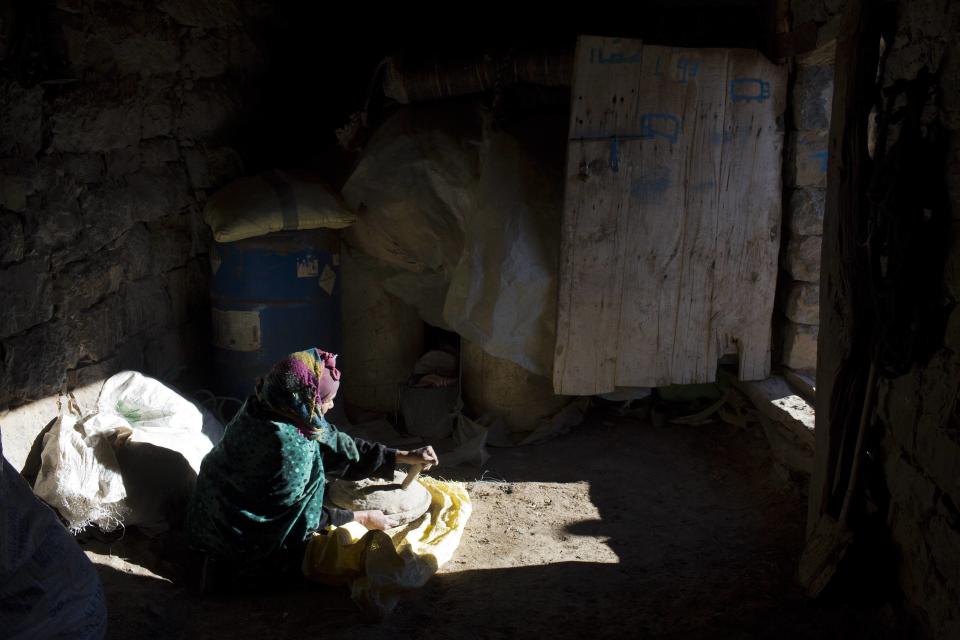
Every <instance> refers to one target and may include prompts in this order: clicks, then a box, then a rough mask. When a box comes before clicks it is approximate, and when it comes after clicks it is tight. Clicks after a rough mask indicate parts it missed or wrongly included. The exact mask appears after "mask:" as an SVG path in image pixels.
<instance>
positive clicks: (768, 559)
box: [88, 413, 913, 640]
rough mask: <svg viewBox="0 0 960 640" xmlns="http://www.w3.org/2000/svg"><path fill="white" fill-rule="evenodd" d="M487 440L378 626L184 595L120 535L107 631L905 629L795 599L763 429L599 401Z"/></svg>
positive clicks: (319, 609)
mask: <svg viewBox="0 0 960 640" xmlns="http://www.w3.org/2000/svg"><path fill="white" fill-rule="evenodd" d="M491 452H492V453H493V454H494V455H493V457H491V459H490V460H489V461H488V463H487V464H486V465H485V469H482V470H479V469H444V468H443V467H440V468H438V469H437V474H438V475H440V476H443V477H447V478H452V479H460V480H464V481H466V482H468V488H469V491H470V495H471V497H472V500H473V505H474V512H473V516H472V518H471V520H470V522H469V524H468V526H467V530H466V533H465V535H464V537H463V541H462V543H461V546H460V548H459V550H458V552H457V554H456V556H455V557H454V559H453V561H452V562H450V563H449V564H448V565H447V566H445V567H443V569H442V570H441V571H440V573H439V574H438V575H437V576H435V577H434V578H433V579H432V580H431V581H430V583H428V585H427V586H426V587H425V588H423V589H422V590H420V591H418V592H415V593H412V594H410V596H409V597H408V598H407V599H405V600H404V601H403V602H402V603H401V604H400V606H399V607H398V608H397V609H396V610H395V612H394V613H393V614H392V615H391V616H390V617H388V618H387V619H386V620H384V621H380V622H376V621H370V620H366V619H364V617H363V616H362V614H361V613H360V611H359V610H358V609H357V608H356V607H355V606H354V605H353V603H352V602H351V600H350V598H349V595H348V593H347V590H346V588H329V587H305V586H303V585H291V587H290V588H288V589H285V590H282V591H277V590H273V591H267V592H264V593H247V594H220V595H209V596H203V597H200V596H196V595H193V594H192V593H191V592H190V591H189V590H188V589H187V588H186V587H184V586H179V584H178V583H182V582H183V580H181V579H180V578H179V576H180V573H179V570H178V568H177V567H175V566H173V565H171V564H169V563H168V562H166V561H165V560H164V558H163V556H164V553H163V551H162V550H160V549H159V547H160V545H161V541H158V540H156V539H155V540H153V541H149V540H146V539H145V538H142V537H140V536H138V535H137V534H135V533H129V534H127V537H126V538H125V539H124V540H123V541H121V542H119V543H115V544H113V545H112V546H111V547H109V548H108V547H107V546H105V545H102V544H94V545H90V546H88V548H89V549H95V550H88V555H89V556H90V557H91V559H92V560H93V561H94V562H95V563H96V564H97V566H98V568H99V570H100V574H101V576H102V578H103V582H104V586H105V589H106V593H107V603H108V607H109V610H110V637H112V638H138V639H139V638H217V639H223V638H257V639H258V640H263V639H265V638H297V639H298V640H299V639H303V638H310V637H318V638H319V637H323V638H353V639H357V638H388V639H390V640H394V639H396V638H408V637H409V638H413V637H416V638H518V637H519V638H528V637H550V638H598V637H602V638H606V637H611V638H612V637H620V638H623V637H628V638H649V637H657V638H772V637H777V638H833V637H838V638H839V637H844V638H901V637H908V636H910V635H913V634H912V632H910V629H909V628H907V626H908V624H909V623H907V622H905V620H906V618H905V617H904V616H903V615H902V614H901V613H899V612H897V611H896V610H894V609H893V608H892V607H891V606H890V605H886V606H884V607H880V608H877V609H856V608H852V607H849V606H843V605H837V604H832V605H825V604H822V603H812V602H810V601H808V600H806V599H805V598H804V597H803V596H802V594H801V593H800V591H799V590H798V588H797V587H796V586H795V584H794V573H795V568H796V565H797V558H798V555H799V552H800V549H801V544H802V540H803V529H804V518H805V508H806V507H805V505H806V501H805V498H804V496H802V495H801V493H800V492H799V491H798V490H797V487H796V486H794V485H792V484H790V483H789V482H787V481H786V480H785V479H784V478H783V474H781V473H778V472H777V471H776V468H775V466H774V465H773V464H772V463H771V461H770V459H769V455H768V452H767V448H766V443H765V441H764V440H763V439H762V435H761V433H760V430H759V428H756V429H746V430H744V429H738V428H735V427H731V426H729V425H725V424H708V425H703V426H697V427H689V426H678V425H669V426H659V427H658V426H653V425H651V424H650V423H649V422H646V421H640V420H638V419H632V418H618V417H613V416H603V415H597V414H596V413H595V414H593V415H592V416H591V417H590V419H588V421H587V422H586V423H585V424H583V425H581V426H580V427H578V428H576V429H575V430H573V431H572V432H571V433H570V434H568V435H566V436H564V437H561V438H559V439H557V440H554V441H552V442H549V443H546V444H542V445H538V446H532V447H524V448H514V449H494V450H491ZM441 462H442V461H441ZM124 557H126V558H128V560H124V559H123V558H124ZM141 565H142V566H141ZM145 566H149V567H151V568H152V569H153V570H154V571H156V573H154V572H153V571H150V570H148V569H146V568H144V567H145ZM161 576H167V578H164V577H161ZM168 578H173V580H174V581H175V582H171V581H170V580H169V579H168Z"/></svg>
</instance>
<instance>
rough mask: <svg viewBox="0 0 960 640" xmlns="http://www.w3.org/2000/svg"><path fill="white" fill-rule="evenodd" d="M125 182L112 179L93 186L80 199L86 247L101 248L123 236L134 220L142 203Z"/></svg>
mask: <svg viewBox="0 0 960 640" xmlns="http://www.w3.org/2000/svg"><path fill="white" fill-rule="evenodd" d="M132 195H133V194H131V192H130V190H129V189H128V188H127V186H126V185H125V184H123V183H118V182H111V183H108V184H104V185H101V186H99V187H97V188H95V189H90V190H89V191H87V192H86V193H84V194H83V195H82V196H81V198H80V217H81V219H82V220H83V226H84V237H83V241H84V242H85V243H86V247H85V249H86V250H88V251H90V250H99V249H101V248H102V247H104V246H105V245H107V244H108V243H110V242H111V241H113V240H116V239H117V238H118V237H120V236H121V235H122V234H123V233H124V232H125V231H126V230H127V229H129V228H130V227H131V226H132V225H133V222H134V211H135V207H139V206H140V203H139V202H137V201H136V200H135V198H134V197H132Z"/></svg>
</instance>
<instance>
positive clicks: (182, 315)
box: [166, 267, 190, 326]
mask: <svg viewBox="0 0 960 640" xmlns="http://www.w3.org/2000/svg"><path fill="white" fill-rule="evenodd" d="M166 289H167V295H168V296H169V297H170V311H171V312H172V314H173V324H174V325H176V326H179V325H182V324H185V323H186V322H187V321H189V320H190V315H189V313H188V310H189V305H190V299H189V292H188V291H187V269H186V267H183V268H180V269H174V270H173V271H170V272H168V273H167V274H166Z"/></svg>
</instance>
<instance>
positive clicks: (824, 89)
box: [793, 65, 833, 131]
mask: <svg viewBox="0 0 960 640" xmlns="http://www.w3.org/2000/svg"><path fill="white" fill-rule="evenodd" d="M796 69H797V71H796V76H795V78H794V82H793V120H794V125H795V126H796V128H797V129H800V130H802V131H806V130H817V129H820V130H825V129H829V128H830V111H831V108H832V105H833V67H832V66H828V65H798V66H797V67H796Z"/></svg>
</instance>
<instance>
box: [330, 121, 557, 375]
mask: <svg viewBox="0 0 960 640" xmlns="http://www.w3.org/2000/svg"><path fill="white" fill-rule="evenodd" d="M521 126H522V129H523V131H524V132H525V133H524V134H523V136H522V137H521V136H518V135H514V134H512V133H510V132H507V131H494V130H493V127H492V124H491V123H490V122H489V119H488V118H487V117H485V116H484V115H482V114H481V113H480V112H479V111H478V110H477V109H476V108H475V107H473V106H472V105H453V106H451V105H443V106H442V107H438V106H433V105H431V106H427V107H412V108H408V109H405V110H402V111H400V112H398V113H397V114H395V115H394V116H393V117H392V118H391V119H389V120H388V121H387V122H386V123H385V124H384V125H383V126H382V127H381V128H380V129H379V130H378V131H377V133H376V134H375V135H374V136H373V138H372V139H371V141H370V143H369V145H368V146H367V148H366V150H365V152H364V155H363V157H362V158H361V160H360V162H359V164H358V166H357V168H356V170H355V171H354V173H353V174H352V175H351V177H350V178H349V180H348V181H347V183H346V184H345V185H344V188H343V195H344V198H345V199H346V201H347V203H348V205H349V207H350V208H351V209H353V210H355V211H357V212H358V216H359V219H358V222H357V224H356V225H354V226H353V227H351V228H350V229H348V230H347V232H346V236H345V237H346V239H347V241H348V242H349V243H350V244H352V245H354V246H356V247H358V248H359V249H360V250H362V251H363V252H365V253H366V254H368V255H370V256H373V257H375V258H378V259H379V260H381V261H382V263H384V264H385V265H389V267H390V268H391V269H392V274H391V275H388V276H387V277H386V278H385V280H384V288H385V289H386V290H387V291H389V292H390V293H392V294H393V295H395V296H397V297H399V298H401V299H403V300H404V301H406V302H407V303H409V304H411V305H414V306H416V307H417V309H418V311H419V313H420V315H421V317H422V318H423V319H424V320H425V321H426V322H429V323H430V324H432V325H435V326H440V327H443V328H446V329H450V330H452V331H456V332H457V333H459V334H461V335H463V336H464V337H466V338H468V339H469V340H471V341H473V342H475V343H477V344H478V345H480V346H481V347H482V348H483V349H484V350H485V351H487V352H488V353H490V354H491V355H495V356H498V357H501V358H505V359H508V360H511V361H512V362H515V363H516V364H518V365H520V366H521V367H524V368H525V369H527V370H529V371H531V372H534V373H538V374H540V375H544V376H549V375H550V374H551V372H552V370H553V348H554V342H555V335H556V286H557V262H558V259H559V245H560V218H561V215H562V204H563V168H564V159H565V151H564V149H565V144H566V126H567V122H566V117H565V116H557V117H543V116H541V117H538V118H537V120H536V121H531V122H524V123H521ZM518 128H519V127H518Z"/></svg>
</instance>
